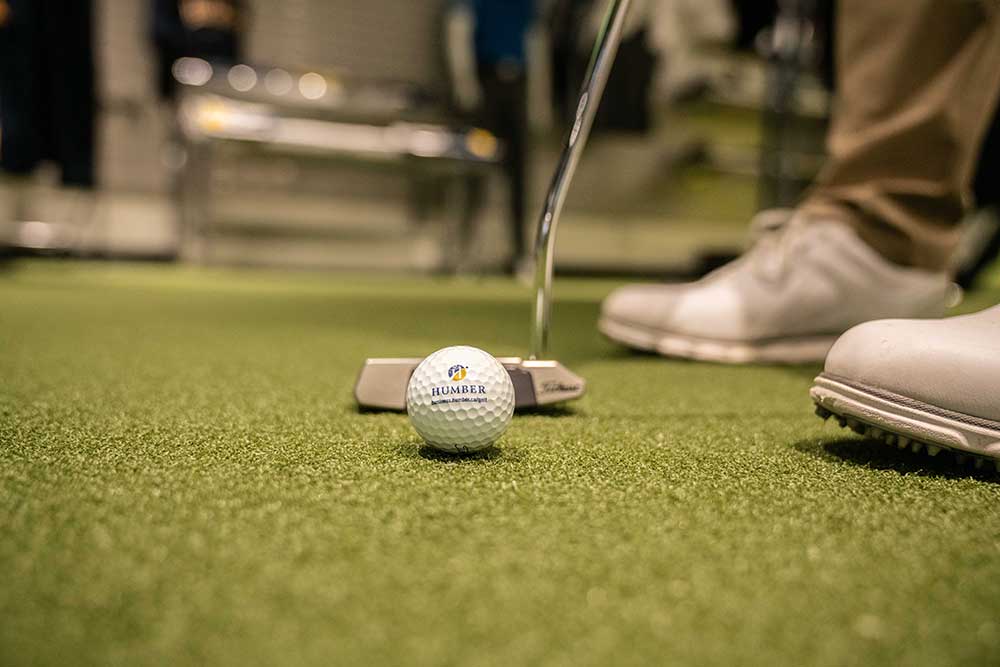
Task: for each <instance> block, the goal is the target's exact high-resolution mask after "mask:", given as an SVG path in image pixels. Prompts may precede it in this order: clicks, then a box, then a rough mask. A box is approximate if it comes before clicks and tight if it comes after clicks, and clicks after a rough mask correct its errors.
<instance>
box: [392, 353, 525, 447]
mask: <svg viewBox="0 0 1000 667" xmlns="http://www.w3.org/2000/svg"><path fill="white" fill-rule="evenodd" d="M406 411H407V412H408V413H409V415H410V422H411V423H412V424H413V428H415V429H417V433H419V434H420V437H422V438H423V439H424V440H426V441H427V444H429V445H431V446H432V447H436V448H437V449H440V450H443V451H446V452H475V451H478V450H480V449H485V448H487V447H489V446H490V445H492V444H493V443H494V442H496V441H497V439H498V438H499V437H500V436H501V435H503V432H504V431H506V430H507V427H508V426H510V421H511V418H512V417H513V416H514V384H513V383H512V382H511V381H510V375H509V374H508V373H507V370H506V369H505V368H504V367H503V364H501V363H500V362H499V361H497V360H496V359H495V358H493V356H492V355H490V354H489V353H488V352H484V351H483V350H480V349H479V348H476V347H469V346H468V345H458V346H455V347H446V348H444V349H443V350H438V351H437V352H435V353H434V354H432V355H430V356H429V357H427V358H426V359H424V360H423V361H421V362H420V365H418V366H417V368H416V370H414V371H413V375H412V376H410V383H409V385H407V387H406Z"/></svg>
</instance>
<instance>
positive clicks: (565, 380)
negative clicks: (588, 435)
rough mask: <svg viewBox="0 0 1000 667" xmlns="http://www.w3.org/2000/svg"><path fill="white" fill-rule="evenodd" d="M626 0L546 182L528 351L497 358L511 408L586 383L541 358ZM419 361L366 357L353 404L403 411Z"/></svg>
mask: <svg viewBox="0 0 1000 667" xmlns="http://www.w3.org/2000/svg"><path fill="white" fill-rule="evenodd" d="M630 4H631V0H609V3H608V8H607V11H606V14H605V17H604V22H603V24H602V26H601V30H600V32H599V33H598V35H597V40H596V42H595V45H594V51H593V54H592V55H591V58H590V65H589V67H588V69H587V74H586V76H585V77H584V81H583V87H582V90H581V92H580V101H579V102H578V104H577V107H576V115H575V118H574V121H573V126H572V127H571V128H570V130H569V133H568V135H567V138H566V143H565V146H564V147H563V151H562V155H561V156H560V158H559V163H558V165H557V167H556V170H555V174H554V175H553V178H552V184H551V185H550V186H549V191H548V195H547V196H546V198H545V207H544V208H543V210H542V215H541V218H540V219H539V223H538V233H537V236H536V238H535V282H534V290H535V308H534V317H533V320H532V333H531V355H530V357H529V358H528V359H521V358H519V357H508V358H501V359H500V360H499V361H500V362H501V363H502V364H503V365H504V367H505V368H506V369H507V372H508V373H510V376H511V380H512V381H513V383H514V391H515V408H516V409H526V408H533V407H538V406H543V405H552V404H555V403H562V402H564V401H569V400H573V399H576V398H579V397H580V396H582V395H583V393H584V391H585V390H586V381H585V380H584V379H583V378H582V377H580V376H579V375H577V374H575V373H573V372H572V371H570V370H569V369H568V368H566V367H565V366H563V365H562V364H560V363H559V362H558V361H552V360H546V359H544V357H545V356H546V355H547V352H548V341H549V330H550V327H551V314H552V275H553V268H554V259H555V258H554V250H555V243H556V229H557V228H558V225H559V219H560V216H561V214H562V209H563V205H564V204H565V203H566V195H567V194H568V192H569V187H570V184H571V183H572V181H573V176H574V174H575V173H576V168H577V165H578V164H579V162H580V157H581V155H582V154H583V149H584V147H585V146H586V144H587V138H588V137H589V136H590V130H591V128H592V127H593V124H594V117H595V116H596V114H597V109H598V107H599V106H600V103H601V97H602V95H603V93H604V87H605V85H606V84H607V82H608V76H609V74H610V73H611V67H612V65H613V64H614V61H615V55H616V53H617V52H618V46H619V45H620V44H621V39H622V30H623V27H624V25H625V17H626V15H627V13H628V8H629V5H630ZM420 361H421V359H419V358H405V359H367V360H366V361H365V363H364V366H363V367H362V368H361V373H360V374H359V375H358V380H357V383H356V384H355V386H354V397H355V399H356V400H357V402H358V406H359V407H361V408H363V409H369V410H405V409H406V385H407V384H408V383H409V381H410V376H411V375H412V374H413V370H414V369H415V368H416V367H417V364H419V363H420Z"/></svg>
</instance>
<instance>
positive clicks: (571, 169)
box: [531, 0, 631, 359]
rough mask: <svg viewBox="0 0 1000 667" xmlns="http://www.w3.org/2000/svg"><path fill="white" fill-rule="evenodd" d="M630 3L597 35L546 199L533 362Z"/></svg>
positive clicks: (545, 335) (615, 8) (612, 8)
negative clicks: (570, 205)
mask: <svg viewBox="0 0 1000 667" xmlns="http://www.w3.org/2000/svg"><path fill="white" fill-rule="evenodd" d="M630 4H631V0H610V2H609V3H608V9H607V13H606V14H605V17H604V24H603V25H602V26H601V32H600V33H599V34H598V35H597V42H596V43H595V45H594V52H593V54H592V55H591V58H590V66H589V67H588V69H587V75H586V77H584V80H583V88H582V90H581V91H580V101H579V103H578V104H577V107H576V118H575V120H574V122H573V127H572V128H571V129H570V131H569V136H568V137H567V138H566V145H565V146H564V147H563V152H562V156H561V157H560V158H559V164H558V166H557V167H556V172H555V175H554V176H553V178H552V184H551V185H550V186H549V192H548V195H547V196H546V198H545V208H544V209H542V215H541V218H540V219H539V221H538V236H537V237H536V239H535V312H534V318H533V321H532V325H533V326H532V333H531V358H532V359H541V358H544V357H545V356H546V352H547V351H548V345H549V320H550V316H551V314H552V272H553V262H554V253H553V251H554V249H555V245H556V227H557V226H558V225H559V218H560V216H561V215H562V209H563V204H565V203H566V195H567V193H568V192H569V187H570V184H571V183H572V181H573V175H574V174H575V173H576V167H577V164H578V163H579V162H580V156H581V155H582V154H583V149H584V146H586V144H587V138H588V137H589V136H590V129H591V128H592V127H593V125H594V116H595V115H596V114H597V109H598V107H599V106H600V104H601V96H602V95H603V94H604V87H605V85H606V84H607V82H608V75H609V74H610V73H611V66H612V65H613V64H614V61H615V55H616V54H617V53H618V46H619V45H620V44H621V40H622V29H623V28H624V26H625V16H626V14H627V12H628V8H629V5H630Z"/></svg>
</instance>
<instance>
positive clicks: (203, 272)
mask: <svg viewBox="0 0 1000 667" xmlns="http://www.w3.org/2000/svg"><path fill="white" fill-rule="evenodd" d="M835 30H836V7H835V3H834V2H833V1H832V0H770V1H761V2H757V1H754V2H750V1H747V0H631V1H629V0H367V1H366V2H357V1H352V0H281V1H280V2H279V1H277V0H274V1H272V0H0V133H2V139H3V141H2V147H3V148H2V150H3V155H2V156H0V157H2V162H3V165H4V167H5V170H4V172H3V173H2V175H0V573H2V574H0V664H2V665H29V664H87V665H89V664H94V665H108V664H131V665H135V664H281V665H296V664H343V665H351V664H379V665H381V664H385V665H399V664H419V665H445V664H448V665H519V664H545V665H617V664H697V665H731V664H783V665H784V664H809V665H845V664H906V665H957V664H962V665H966V664H967V665H990V664H992V665H996V664H1000V576H998V575H1000V472H998V471H997V470H994V469H993V468H992V467H991V466H988V465H987V466H980V467H976V466H973V465H969V464H963V463H961V462H960V461H959V460H958V459H957V458H956V457H954V456H950V455H949V456H946V455H941V456H934V457H932V456H928V455H927V454H926V453H916V452H914V451H909V450H906V449H899V448H896V447H893V446H890V445H887V444H885V443H882V442H879V441H877V440H873V439H871V438H867V437H865V436H856V435H854V434H852V433H850V432H849V431H842V430H840V429H838V428H836V427H835V426H834V425H829V424H824V422H823V421H821V420H819V419H817V418H816V417H815V415H814V414H813V406H812V403H811V401H810V398H809V393H808V391H809V388H810V386H811V384H812V380H813V378H814V377H815V376H816V375H817V374H818V373H819V372H820V370H821V368H820V366H819V365H818V364H805V365H747V366H727V365H722V364H711V363H695V362H686V361H680V360H671V359H666V358H662V357H659V356H656V355H651V354H638V353H633V352H629V351H627V350H625V349H623V348H622V347H620V346H617V345H614V344H612V343H611V342H609V341H607V340H606V339H604V338H602V337H601V335H600V334H599V333H598V331H597V328H596V322H597V319H598V315H599V311H600V303H601V300H602V299H603V298H604V297H605V296H607V295H608V294H609V293H610V292H611V291H612V290H613V289H615V288H616V287H619V286H621V285H623V284H625V283H627V282H655V281H660V282H662V281H667V282H680V281H686V280H691V279H695V278H698V277H700V276H702V275H705V274H706V273H708V272H709V271H711V270H713V269H715V268H717V267H719V266H721V265H722V264H723V263H725V262H727V261H729V260H730V259H732V258H734V257H736V256H737V255H739V254H740V252H741V251H742V250H743V249H744V248H746V247H747V246H748V244H750V243H751V242H752V240H753V238H754V237H755V235H759V234H763V233H766V228H767V226H768V225H769V218H768V215H763V216H757V217H756V218H755V215H756V214H757V213H758V212H760V211H772V212H773V211H776V210H778V211H780V209H782V208H787V207H790V206H794V204H795V202H796V200H797V199H798V197H799V196H800V195H801V194H802V192H803V191H804V190H805V188H807V187H808V184H809V183H810V180H811V179H812V178H813V177H814V176H815V174H816V173H817V171H818V169H819V167H820V165H821V163H822V160H823V156H824V134H825V130H826V126H827V123H828V119H829V115H830V110H831V105H832V100H833V99H834V95H835V90H834V76H833V72H834V68H835V62H834V59H833V56H832V47H831V44H832V40H833V39H834V35H835ZM975 189H976V193H975V195H976V201H977V204H978V209H977V210H976V211H974V212H973V213H971V214H970V215H969V217H968V219H967V220H966V221H965V223H964V229H963V238H964V240H963V243H962V245H961V250H960V252H959V253H958V254H957V256H956V258H955V260H954V265H953V271H954V274H955V276H956V282H957V283H958V284H959V285H960V286H961V288H962V298H961V301H960V303H958V304H957V305H956V306H955V308H954V310H953V313H963V312H973V311H976V310H978V309H981V308H984V307H987V306H990V305H993V304H996V303H998V302H1000V265H998V264H997V261H996V260H997V255H998V254H1000V217H998V199H1000V121H998V122H994V126H993V129H992V130H991V131H990V133H989V136H988V137H987V140H986V148H985V149H984V151H983V157H982V159H981V161H980V164H979V167H978V171H977V175H976V183H975ZM776 215H777V218H775V219H779V218H780V219H783V214H781V213H780V212H779V213H777V214H776ZM772 217H774V216H772ZM751 219H755V223H754V225H752V226H751V225H750V221H751Z"/></svg>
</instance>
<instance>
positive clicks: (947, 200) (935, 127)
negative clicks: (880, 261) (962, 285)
mask: <svg viewBox="0 0 1000 667" xmlns="http://www.w3.org/2000/svg"><path fill="white" fill-rule="evenodd" d="M837 9H838V34H837V36H838V39H839V42H838V44H837V68H838V69H837V72H838V73H837V79H838V81H837V83H838V97H837V101H836V106H835V109H834V114H833V119H832V122H831V127H830V131H829V135H828V137H827V146H828V152H829V159H828V162H827V165H826V167H825V168H824V169H823V171H822V173H821V174H820V176H819V178H818V179H817V183H816V185H815V186H814V188H813V189H812V190H811V191H810V193H809V194H808V195H807V196H806V198H805V200H804V201H803V203H802V206H801V208H802V209H803V210H805V211H807V212H814V213H817V214H820V215H825V216H830V215H833V216H837V217H841V218H843V219H845V220H846V221H847V222H848V223H850V224H852V225H853V226H854V227H855V228H856V229H857V230H858V233H859V234H860V235H861V237H862V238H864V239H865V240H866V241H867V242H868V243H870V244H871V245H872V246H874V247H875V248H876V249H877V250H879V251H880V252H881V253H882V254H883V255H885V256H886V257H887V258H888V259H890V260H892V261H894V262H898V263H900V264H904V265H909V266H918V267H923V268H927V269H935V270H937V269H941V268H943V267H944V266H945V265H946V264H947V261H948V258H949V256H950V254H951V252H952V250H953V248H954V246H955V244H956V242H957V237H958V223H959V221H960V219H961V217H962V215H963V213H964V212H965V210H966V209H967V207H968V205H969V198H970V183H971V180H972V177H973V173H974V170H975V166H976V162H977V160H978V155H979V148H980V144H981V142H982V140H983V137H984V134H985V132H986V129H987V127H988V125H989V123H990V121H991V119H992V117H993V112H994V109H995V108H996V104H997V100H998V98H1000V2H997V1H996V0H989V1H982V0H840V2H839V5H838V8H837Z"/></svg>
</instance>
